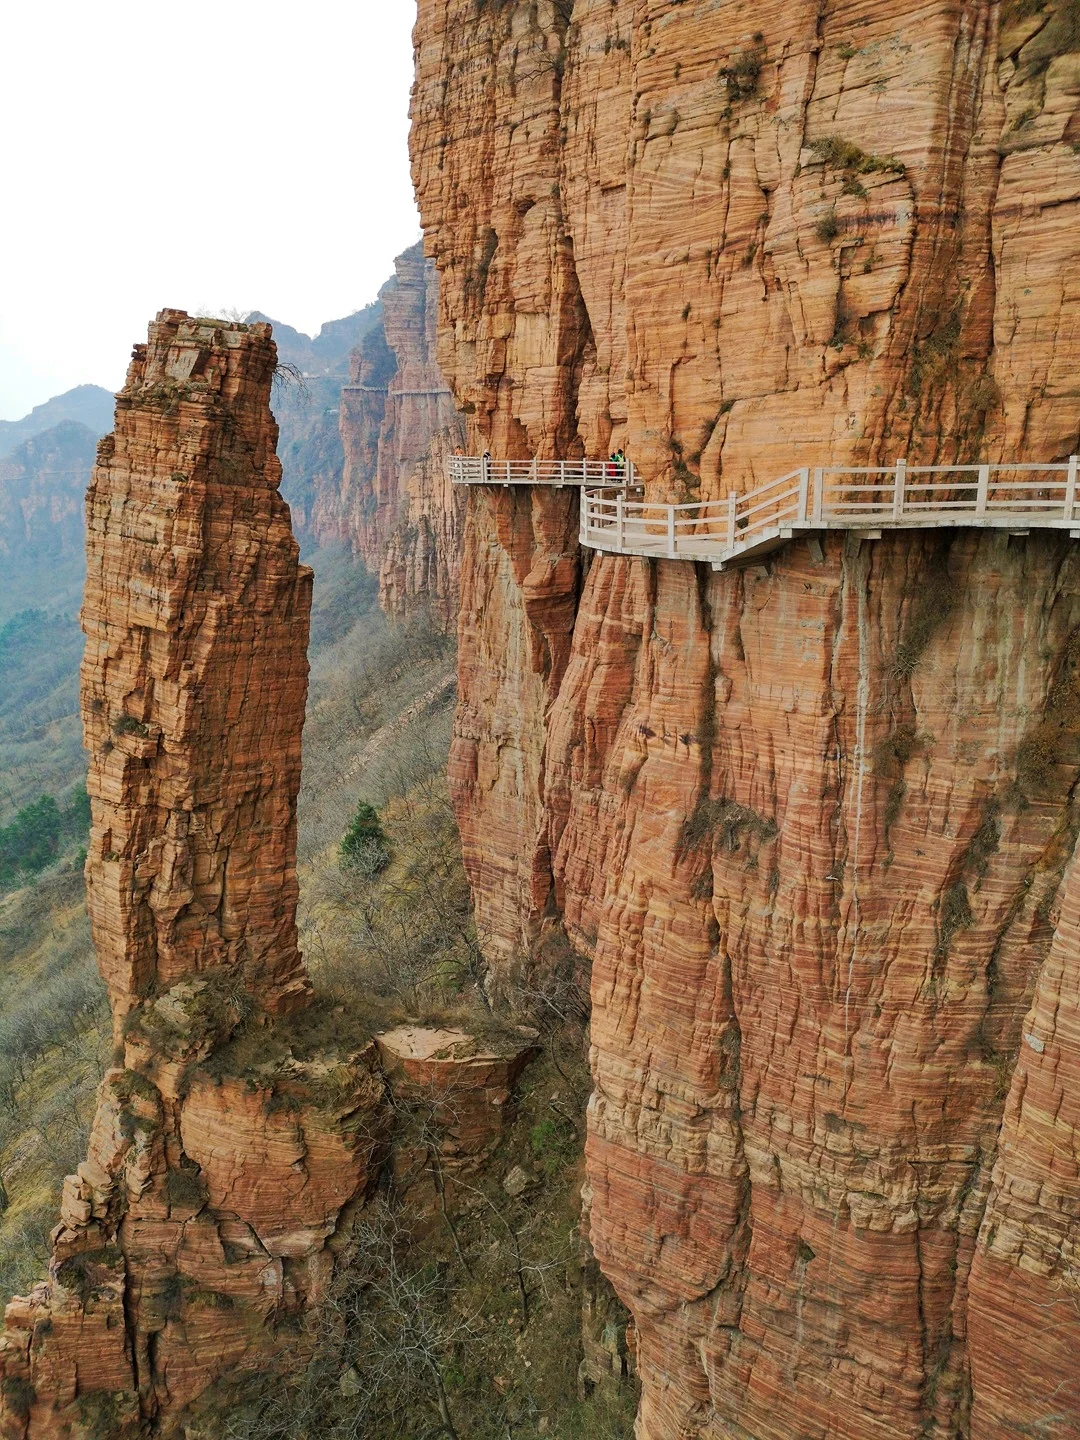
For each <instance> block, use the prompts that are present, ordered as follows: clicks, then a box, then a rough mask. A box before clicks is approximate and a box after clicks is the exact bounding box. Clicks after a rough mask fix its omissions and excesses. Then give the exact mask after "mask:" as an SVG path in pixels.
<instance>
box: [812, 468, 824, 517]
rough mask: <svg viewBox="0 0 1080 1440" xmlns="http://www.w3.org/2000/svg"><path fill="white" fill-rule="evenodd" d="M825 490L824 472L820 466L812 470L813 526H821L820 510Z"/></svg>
mask: <svg viewBox="0 0 1080 1440" xmlns="http://www.w3.org/2000/svg"><path fill="white" fill-rule="evenodd" d="M824 489H825V471H824V470H823V469H822V467H821V466H820V465H818V466H816V467H815V469H814V509H813V521H814V524H815V525H820V524H821V508H822V504H823V496H822V491H823V490H824Z"/></svg>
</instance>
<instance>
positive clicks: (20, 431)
mask: <svg viewBox="0 0 1080 1440" xmlns="http://www.w3.org/2000/svg"><path fill="white" fill-rule="evenodd" d="M115 403H116V397H115V396H114V395H113V393H112V391H111V390H106V389H104V388H103V387H102V386H101V385H76V386H75V388H74V389H73V390H65V391H64V393H63V395H54V396H53V397H52V399H51V400H46V401H44V402H43V403H42V404H41V405H35V406H34V408H33V410H31V411H30V414H29V415H24V416H23V418H22V419H21V420H0V458H3V457H4V456H5V455H10V454H11V453H12V451H13V450H16V449H17V448H18V447H19V446H20V445H21V444H22V443H23V441H25V440H32V439H33V437H34V436H35V435H41V434H43V433H44V432H45V431H46V430H51V429H52V428H53V426H54V425H59V424H61V423H62V422H63V421H65V420H74V421H76V422H77V423H78V424H80V425H85V426H86V428H87V429H88V430H91V431H93V433H94V436H95V437H96V438H100V437H101V436H102V435H105V434H107V433H108V432H109V431H110V430H111V429H112V425H113V407H114V405H115Z"/></svg>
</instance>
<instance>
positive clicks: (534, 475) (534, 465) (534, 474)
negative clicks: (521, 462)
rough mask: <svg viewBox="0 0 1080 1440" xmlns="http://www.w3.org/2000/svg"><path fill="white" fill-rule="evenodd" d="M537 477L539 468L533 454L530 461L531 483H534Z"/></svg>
mask: <svg viewBox="0 0 1080 1440" xmlns="http://www.w3.org/2000/svg"><path fill="white" fill-rule="evenodd" d="M538 478H539V468H538V465H537V459H536V456H535V455H534V456H533V463H532V483H533V484H534V485H535V484H536V483H537V480H538Z"/></svg>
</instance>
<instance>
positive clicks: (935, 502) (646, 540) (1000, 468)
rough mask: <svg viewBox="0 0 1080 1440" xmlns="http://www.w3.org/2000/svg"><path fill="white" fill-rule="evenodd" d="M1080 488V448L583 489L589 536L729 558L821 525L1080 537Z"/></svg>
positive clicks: (626, 551)
mask: <svg viewBox="0 0 1080 1440" xmlns="http://www.w3.org/2000/svg"><path fill="white" fill-rule="evenodd" d="M592 463H598V462H592ZM1076 491H1077V457H1076V456H1075V455H1074V456H1072V457H1071V458H1070V459H1069V460H1068V461H1067V462H1063V463H1061V464H1055V465H909V464H908V463H907V461H906V460H898V461H897V462H896V464H895V465H891V466H888V467H885V466H866V467H859V468H847V467H842V466H817V467H814V468H811V467H809V466H806V467H803V468H801V469H799V470H793V471H791V473H790V474H788V475H783V476H781V477H780V479H779V480H770V481H768V482H767V483H766V484H764V485H759V486H758V487H757V488H756V489H755V490H750V491H748V492H747V493H746V494H744V495H739V494H737V493H736V492H735V491H732V492H731V494H730V495H729V496H728V498H727V499H726V500H710V501H703V502H697V501H693V502H690V503H689V504H683V505H657V504H650V503H648V502H643V501H636V500H628V499H627V498H626V495H625V493H624V492H623V491H622V490H621V489H615V488H612V487H611V486H610V485H604V486H602V487H599V488H597V489H591V490H590V489H587V490H585V491H584V493H583V495H582V504H581V543H582V544H583V545H588V546H590V547H591V548H592V549H594V550H610V551H613V552H615V553H617V554H620V555H661V556H666V557H668V558H669V559H673V560H674V559H687V560H709V561H712V562H713V563H714V564H719V565H722V564H726V563H729V562H732V561H736V560H738V559H740V558H744V557H748V556H750V555H753V554H754V553H756V552H764V551H766V550H768V549H772V548H774V547H775V546H776V545H777V544H781V543H783V541H785V540H790V539H791V538H793V536H794V535H796V534H799V533H805V532H807V531H815V530H873V531H878V530H883V529H912V528H922V527H936V526H958V525H976V526H990V527H996V528H1001V529H1008V530H1014V531H1016V530H1027V529H1052V530H1058V529H1060V530H1070V531H1072V532H1073V535H1074V537H1075V538H1080V517H1078V516H1077V513H1076V512H1077V493H1076Z"/></svg>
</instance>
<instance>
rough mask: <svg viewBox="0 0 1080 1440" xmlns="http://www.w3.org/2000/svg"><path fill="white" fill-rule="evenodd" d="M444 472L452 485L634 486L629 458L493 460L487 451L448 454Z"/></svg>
mask: <svg viewBox="0 0 1080 1440" xmlns="http://www.w3.org/2000/svg"><path fill="white" fill-rule="evenodd" d="M447 469H448V474H449V478H450V480H451V482H452V483H453V484H454V485H546V486H551V487H553V488H555V489H561V488H562V487H563V486H568V485H577V486H581V485H603V486H611V487H613V488H614V487H622V488H629V487H633V486H636V485H637V483H638V481H637V475H636V473H635V471H634V466H633V462H632V461H629V460H627V461H626V462H625V464H622V465H620V464H618V463H617V462H616V461H614V460H537V459H532V460H496V459H493V458H492V457H491V456H490V455H451V456H450V459H449V463H448V467H447Z"/></svg>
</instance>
